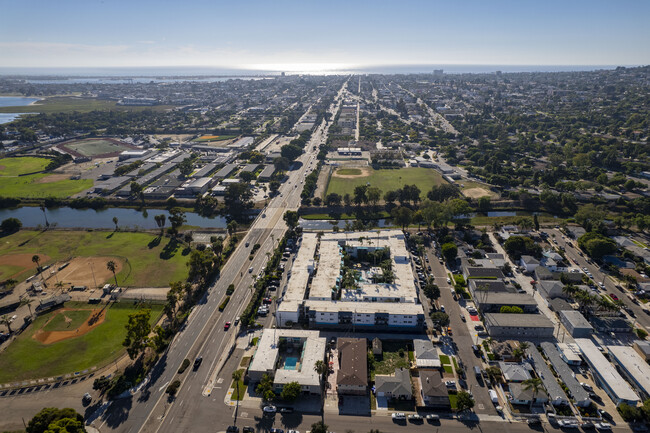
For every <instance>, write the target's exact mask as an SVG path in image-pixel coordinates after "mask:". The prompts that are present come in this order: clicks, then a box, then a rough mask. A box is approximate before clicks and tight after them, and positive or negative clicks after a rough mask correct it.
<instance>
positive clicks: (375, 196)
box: [366, 186, 381, 206]
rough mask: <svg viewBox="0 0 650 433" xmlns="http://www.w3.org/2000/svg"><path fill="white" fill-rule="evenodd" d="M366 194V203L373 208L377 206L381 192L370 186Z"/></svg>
mask: <svg viewBox="0 0 650 433" xmlns="http://www.w3.org/2000/svg"><path fill="white" fill-rule="evenodd" d="M366 194H367V196H368V201H369V202H370V203H371V204H372V205H373V206H377V203H379V200H380V199H381V190H380V189H379V188H377V187H376V186H371V187H370V188H368V190H367V191H366Z"/></svg>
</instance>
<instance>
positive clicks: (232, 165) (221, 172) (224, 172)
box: [214, 163, 237, 178]
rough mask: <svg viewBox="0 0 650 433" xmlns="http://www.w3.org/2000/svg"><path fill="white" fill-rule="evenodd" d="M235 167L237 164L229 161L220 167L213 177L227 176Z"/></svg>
mask: <svg viewBox="0 0 650 433" xmlns="http://www.w3.org/2000/svg"><path fill="white" fill-rule="evenodd" d="M235 168H237V164H235V163H230V164H227V165H225V166H224V167H222V168H221V169H220V170H219V171H218V172H216V173H215V175H214V177H217V178H224V177H227V176H228V175H229V174H230V173H232V172H233V170H234V169H235Z"/></svg>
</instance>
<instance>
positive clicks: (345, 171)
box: [336, 168, 361, 176]
mask: <svg viewBox="0 0 650 433" xmlns="http://www.w3.org/2000/svg"><path fill="white" fill-rule="evenodd" d="M336 174H340V175H341V176H358V175H360V174H361V169H358V168H339V169H338V170H336Z"/></svg>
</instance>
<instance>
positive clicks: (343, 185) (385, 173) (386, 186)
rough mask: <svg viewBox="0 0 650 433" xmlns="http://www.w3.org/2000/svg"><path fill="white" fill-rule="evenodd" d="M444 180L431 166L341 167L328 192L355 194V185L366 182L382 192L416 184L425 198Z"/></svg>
mask: <svg viewBox="0 0 650 433" xmlns="http://www.w3.org/2000/svg"><path fill="white" fill-rule="evenodd" d="M444 182H445V180H444V179H443V178H442V176H441V175H440V173H438V172H437V171H435V170H434V169H431V168H422V167H408V168H400V169H394V170H392V169H385V170H374V169H372V168H370V167H358V168H352V167H346V168H339V169H337V170H336V171H334V172H333V173H332V176H331V178H330V181H329V185H328V186H327V193H326V194H330V193H337V194H340V195H341V196H343V195H345V194H350V195H353V194H354V188H355V187H357V186H359V185H366V184H370V186H376V187H378V188H379V189H380V190H381V191H382V193H386V192H387V191H393V190H396V189H398V188H401V187H403V186H404V185H413V184H415V185H417V186H418V188H420V191H421V197H422V198H423V199H424V198H426V195H427V192H429V190H431V187H432V186H434V185H439V184H441V183H444Z"/></svg>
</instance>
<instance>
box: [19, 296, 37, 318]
mask: <svg viewBox="0 0 650 433" xmlns="http://www.w3.org/2000/svg"><path fill="white" fill-rule="evenodd" d="M33 303H34V300H33V299H31V298H23V299H21V300H20V306H21V307H22V306H23V305H27V308H29V315H30V316H31V315H32V304H33Z"/></svg>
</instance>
